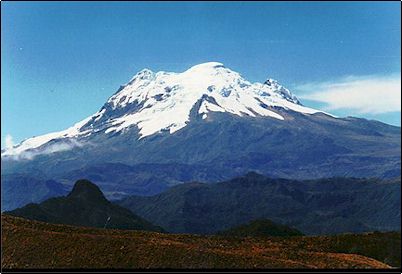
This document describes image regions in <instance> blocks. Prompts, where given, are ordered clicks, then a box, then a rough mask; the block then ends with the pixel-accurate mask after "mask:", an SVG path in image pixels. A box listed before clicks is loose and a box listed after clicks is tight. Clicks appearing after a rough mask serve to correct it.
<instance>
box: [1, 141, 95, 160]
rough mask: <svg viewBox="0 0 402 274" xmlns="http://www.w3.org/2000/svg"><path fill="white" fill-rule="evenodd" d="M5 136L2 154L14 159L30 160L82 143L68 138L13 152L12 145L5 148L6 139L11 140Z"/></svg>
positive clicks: (80, 145) (79, 145)
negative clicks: (4, 152) (4, 150)
mask: <svg viewBox="0 0 402 274" xmlns="http://www.w3.org/2000/svg"><path fill="white" fill-rule="evenodd" d="M7 136H9V135H7ZM7 136H6V152H7V154H4V156H7V157H9V158H11V159H13V160H16V161H18V160H32V159H33V158H35V157H36V156H37V155H45V154H51V153H56V152H60V151H65V150H70V149H72V148H74V147H82V146H83V144H82V143H80V142H78V141H76V140H74V139H70V140H68V142H59V143H54V144H48V145H45V146H44V147H38V148H35V149H31V150H24V151H21V152H19V153H15V150H14V148H13V147H11V148H7V141H11V142H12V140H11V139H10V138H7ZM10 137H11V136H10ZM9 144H10V143H9ZM87 144H90V143H87ZM2 157H3V154H2Z"/></svg>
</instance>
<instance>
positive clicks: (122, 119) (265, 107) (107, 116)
mask: <svg viewBox="0 0 402 274" xmlns="http://www.w3.org/2000/svg"><path fill="white" fill-rule="evenodd" d="M195 107H197V108H198V109H196V113H197V114H198V115H200V116H201V118H202V119H207V118H208V114H209V113H210V112H228V113H231V114H234V115H238V116H252V117H255V116H267V117H271V118H274V119H278V120H285V117H283V116H282V115H281V114H280V113H278V112H276V111H275V108H278V107H279V108H283V109H285V110H293V111H296V112H300V113H305V114H312V113H316V112H318V110H315V109H311V108H308V107H305V106H303V105H301V103H300V102H299V100H298V99H297V98H296V96H294V95H293V94H292V93H291V92H290V91H289V90H288V89H286V88H284V87H283V86H281V85H280V84H278V82H277V81H275V80H273V79H268V80H267V81H265V82H264V83H251V82H249V81H247V80H245V79H244V78H243V77H242V76H241V75H240V74H239V73H237V72H234V71H232V70H230V69H228V68H226V67H225V66H224V65H223V64H221V63H218V62H209V63H203V64H199V65H196V66H193V67H191V68H190V69H188V70H186V71H184V72H182V73H172V72H164V71H160V72H156V73H155V72H152V71H151V70H149V69H144V70H141V71H140V72H138V73H137V74H136V75H135V76H134V77H133V78H132V79H131V80H130V81H129V82H128V83H127V84H126V85H124V86H122V87H121V88H120V89H119V90H118V91H117V92H116V93H115V94H114V95H113V96H111V97H110V98H109V99H108V101H107V102H106V104H105V105H104V106H103V107H102V108H101V109H100V110H99V111H98V112H97V113H95V114H94V115H92V116H90V117H88V118H86V119H84V120H82V121H81V122H79V123H77V124H75V125H74V126H72V127H70V128H69V129H66V130H64V131H60V132H55V133H50V134H46V135H42V136H38V137H33V138H29V139H27V140H25V141H23V142H22V143H21V144H19V145H17V146H15V147H14V148H12V149H7V150H5V151H4V152H2V156H7V155H17V154H19V153H21V152H23V151H26V150H29V149H33V148H37V147H40V146H41V145H43V144H45V143H47V142H49V141H51V140H54V139H64V138H69V139H70V141H71V140H74V138H78V137H80V136H88V135H90V134H92V133H94V132H103V133H105V134H110V133H116V132H122V131H124V130H125V129H127V128H129V127H131V126H133V125H135V126H137V127H138V129H139V137H138V138H139V139H141V138H144V137H146V136H150V135H152V134H154V133H157V132H160V131H162V130H164V131H168V132H170V133H171V134H172V133H174V132H176V131H177V130H179V129H182V128H183V127H185V126H186V125H187V124H188V123H189V121H190V113H191V112H192V111H193V110H194V108H195Z"/></svg>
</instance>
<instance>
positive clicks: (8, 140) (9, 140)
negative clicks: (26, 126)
mask: <svg viewBox="0 0 402 274" xmlns="http://www.w3.org/2000/svg"><path fill="white" fill-rule="evenodd" d="M13 147H14V142H13V136H11V135H10V134H7V135H6V149H7V150H8V149H13Z"/></svg>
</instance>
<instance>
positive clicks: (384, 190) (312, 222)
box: [118, 173, 401, 235]
mask: <svg viewBox="0 0 402 274" xmlns="http://www.w3.org/2000/svg"><path fill="white" fill-rule="evenodd" d="M118 203H119V204H120V205H121V206H124V207H126V208H129V209H131V210H132V211H133V212H134V213H136V214H138V215H139V216H141V217H143V218H145V219H147V220H149V221H151V222H153V223H154V224H157V225H160V226H162V227H163V228H164V229H166V230H167V231H170V232H175V233H179V232H180V233H183V232H185V233H198V234H213V233H216V232H218V231H222V230H226V229H229V228H231V227H234V226H238V225H241V224H245V223H247V222H249V221H251V220H256V219H270V220H272V221H273V222H275V223H280V224H284V225H287V226H290V227H294V228H296V229H298V230H300V231H301V232H303V233H304V234H308V235H317V234H321V235H323V234H324V235H327V234H336V233H346V232H352V233H361V232H369V231H375V230H378V231H392V230H397V231H400V227H401V215H400V214H401V182H400V178H398V179H395V180H374V179H371V180H368V179H354V178H331V179H320V180H311V181H296V180H285V179H271V178H267V177H264V176H262V175H258V174H256V173H249V174H248V175H246V176H243V177H238V178H235V179H232V180H229V181H226V182H221V183H216V184H203V183H188V184H183V185H179V186H175V187H173V188H171V189H169V190H168V191H166V192H164V193H161V194H158V195H155V196H151V197H139V196H132V197H129V198H126V199H123V200H122V201H120V202H118Z"/></svg>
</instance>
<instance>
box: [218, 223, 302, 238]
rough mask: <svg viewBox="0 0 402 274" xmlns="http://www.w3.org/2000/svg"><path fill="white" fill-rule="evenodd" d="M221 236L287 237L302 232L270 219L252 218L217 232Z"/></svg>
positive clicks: (300, 234)
mask: <svg viewBox="0 0 402 274" xmlns="http://www.w3.org/2000/svg"><path fill="white" fill-rule="evenodd" d="M217 234H218V235H223V236H235V237H266V236H275V237H289V236H302V235H303V233H301V232H300V231H298V230H297V229H294V228H291V227H288V226H285V225H280V224H276V223H274V222H272V221H270V220H266V219H263V220H254V221H251V222H250V223H248V224H245V225H240V226H237V227H233V228H230V229H228V230H225V231H221V232H218V233H217Z"/></svg>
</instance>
